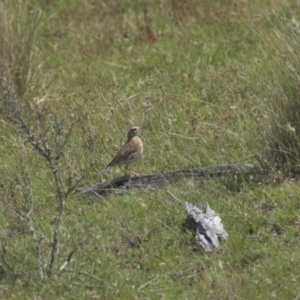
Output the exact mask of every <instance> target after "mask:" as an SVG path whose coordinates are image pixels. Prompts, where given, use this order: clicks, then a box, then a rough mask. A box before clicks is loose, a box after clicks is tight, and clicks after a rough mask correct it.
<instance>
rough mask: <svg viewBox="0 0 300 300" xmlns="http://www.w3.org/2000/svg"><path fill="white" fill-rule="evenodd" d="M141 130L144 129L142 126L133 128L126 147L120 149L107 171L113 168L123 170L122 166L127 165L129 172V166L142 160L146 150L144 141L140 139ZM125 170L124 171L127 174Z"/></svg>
mask: <svg viewBox="0 0 300 300" xmlns="http://www.w3.org/2000/svg"><path fill="white" fill-rule="evenodd" d="M141 130H142V127H140V126H134V127H131V128H130V129H129V130H128V133H127V141H126V143H125V145H124V146H123V147H122V148H121V149H120V151H119V152H118V153H117V154H116V155H115V157H114V158H113V159H112V161H111V162H110V163H109V164H108V165H107V166H106V168H105V169H108V168H110V167H113V166H118V167H119V168H120V169H121V166H123V165H125V170H127V169H128V165H129V164H132V163H134V162H136V161H137V160H138V159H139V158H140V156H141V154H142V153H143V150H144V147H143V141H142V140H141V138H140V137H139V133H140V132H141ZM121 170H122V169H121ZM125 170H122V171H123V172H124V173H125V174H126V172H125Z"/></svg>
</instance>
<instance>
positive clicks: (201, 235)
mask: <svg viewBox="0 0 300 300" xmlns="http://www.w3.org/2000/svg"><path fill="white" fill-rule="evenodd" d="M185 208H186V211H187V213H188V219H189V220H191V221H192V223H193V225H194V226H195V227H196V240H197V243H198V244H199V245H200V246H201V247H202V248H203V250H204V251H207V252H211V251H212V250H213V249H214V248H219V246H220V241H219V239H226V238H227V236H228V234H227V232H226V230H225V229H224V227H223V224H222V220H221V218H220V216H219V215H218V214H217V213H216V212H215V211H214V210H212V209H211V208H210V207H209V205H208V203H204V204H203V212H202V211H201V210H200V209H199V208H198V207H196V206H194V205H193V204H191V203H188V202H186V203H185Z"/></svg>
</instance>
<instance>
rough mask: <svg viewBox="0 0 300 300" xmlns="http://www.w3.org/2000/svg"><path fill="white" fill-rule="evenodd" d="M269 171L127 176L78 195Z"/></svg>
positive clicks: (227, 168)
mask: <svg viewBox="0 0 300 300" xmlns="http://www.w3.org/2000/svg"><path fill="white" fill-rule="evenodd" d="M266 173H267V170H265V169H263V168H261V167H259V166H254V165H249V164H232V165H220V166H216V167H206V168H196V169H185V170H179V171H173V172H168V173H157V174H149V175H140V176H130V175H126V176H123V177H119V178H116V179H113V180H110V181H106V182H103V183H97V184H95V185H93V186H90V187H85V188H81V189H79V190H77V191H76V192H77V193H87V194H94V195H97V196H101V197H102V196H106V195H109V194H111V193H112V192H124V191H126V190H128V189H131V188H135V189H154V188H159V187H167V186H169V185H170V184H171V183H174V182H176V181H178V180H181V179H183V178H192V179H194V180H200V181H201V180H205V179H207V178H208V177H222V176H226V175H230V176H233V175H237V174H241V175H255V174H257V175H264V174H266Z"/></svg>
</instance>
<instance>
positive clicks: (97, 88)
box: [0, 0, 300, 299]
mask: <svg viewBox="0 0 300 300" xmlns="http://www.w3.org/2000/svg"><path fill="white" fill-rule="evenodd" d="M20 3H21V4H20ZM0 8H1V9H0V16H1V17H0V24H1V25H0V26H1V27H0V29H1V30H0V38H1V40H2V41H3V42H2V44H3V45H2V47H1V49H0V55H1V56H0V72H1V73H0V74H1V77H2V78H3V76H4V77H5V78H6V79H7V81H8V82H9V84H10V86H12V87H13V88H14V91H15V93H16V94H17V95H18V97H17V98H15V100H16V101H17V104H18V105H19V106H20V107H21V108H22V116H24V120H25V121H26V122H28V124H30V128H31V129H32V130H35V131H36V130H41V134H42V135H43V134H44V133H45V132H46V131H47V130H48V131H47V135H45V134H44V135H45V136H47V137H48V141H49V144H50V145H51V147H52V148H53V149H55V146H56V142H55V141H54V139H55V137H56V136H55V134H54V133H55V130H56V129H55V128H56V127H55V122H54V117H55V116H56V117H57V118H59V120H60V122H61V123H63V124H64V129H63V130H62V133H61V136H60V137H61V138H62V139H63V138H64V136H65V134H66V128H68V127H69V126H70V124H72V123H73V122H74V121H75V120H76V118H78V117H82V116H84V115H85V117H84V118H83V119H82V120H81V121H80V122H79V123H78V124H76V126H75V127H74V130H73V132H72V135H71V136H70V139H69V141H68V143H67V146H66V148H65V149H64V152H63V155H62V159H61V167H60V176H61V186H62V189H63V190H64V191H65V190H67V188H68V184H69V181H71V182H75V180H76V179H77V178H79V177H80V176H81V175H83V174H86V173H87V174H88V176H86V177H85V178H84V180H83V181H82V182H81V183H80V186H89V185H92V184H95V183H97V182H99V181H101V180H102V179H106V180H109V179H111V178H115V177H118V176H121V175H122V173H121V172H120V171H119V170H117V169H113V170H111V171H107V172H106V173H103V178H100V176H99V175H98V172H99V170H100V169H102V168H103V167H104V166H105V165H106V164H107V163H108V162H109V161H110V159H111V158H112V156H113V155H114V154H115V152H116V151H117V150H118V149H119V147H120V145H122V143H123V142H124V140H125V136H126V131H127V128H128V127H130V126H132V125H143V126H144V127H145V130H144V131H143V136H142V138H143V141H144V143H145V153H144V155H143V159H142V160H141V162H140V163H139V164H138V165H136V166H135V167H133V166H132V169H135V168H136V169H138V170H139V171H140V172H143V173H155V172H166V171H171V170H177V169H183V168H193V167H200V166H215V165H218V164H229V163H243V162H245V163H257V162H256V161H255V160H254V158H253V155H255V154H258V155H259V156H260V157H261V158H262V160H263V161H264V163H267V164H268V165H269V166H272V167H273V168H274V169H276V170H277V171H276V172H274V173H272V174H271V175H270V176H269V177H268V178H266V179H265V180H259V181H258V182H257V180H253V181H248V182H244V181H243V182H239V181H237V183H233V184H231V183H228V184H225V183H224V182H222V181H221V180H213V179H211V180H208V181H206V182H203V183H198V182H194V181H192V180H185V181H182V182H180V183H179V184H176V185H175V184H174V185H171V186H170V187H169V189H168V190H165V189H158V190H155V191H141V192H136V191H129V192H128V193H126V194H124V195H119V196H118V195H113V196H110V197H107V198H103V199H99V198H97V197H86V196H82V195H73V194H70V195H69V196H68V197H67V199H66V204H65V208H64V214H63V220H62V224H61V226H60V232H59V248H58V252H57V255H56V261H55V266H54V270H53V272H52V273H51V274H48V273H46V277H47V278H46V281H45V282H42V281H41V280H40V278H39V270H38V259H37V255H36V251H35V245H34V242H33V239H32V236H31V234H30V232H29V228H28V226H27V225H26V223H25V222H23V221H22V220H21V219H20V217H18V215H17V212H16V210H17V211H23V212H25V213H27V212H28V204H29V202H28V201H27V200H26V199H29V198H30V196H31V195H32V199H33V203H34V211H33V214H32V222H33V224H34V226H35V228H36V230H37V236H38V238H39V243H40V251H41V253H42V256H43V264H46V269H47V268H48V266H49V255H50V249H51V247H50V241H51V240H52V235H53V230H54V226H55V224H56V221H57V217H58V211H59V201H58V198H57V191H56V185H55V182H54V179H53V172H52V171H51V169H50V168H49V165H48V164H47V162H46V161H45V159H44V158H43V157H42V156H40V155H38V153H37V152H36V151H35V150H34V148H33V147H32V145H30V143H28V142H25V139H26V138H25V136H24V134H22V128H17V127H16V125H15V124H13V123H12V122H10V120H9V119H8V116H11V115H9V113H11V112H14V111H16V106H15V105H16V104H15V103H14V102H10V105H8V104H7V103H6V102H4V101H3V99H4V98H3V97H4V96H5V93H4V92H5V90H4V89H3V88H1V89H0V91H1V94H0V97H1V106H0V108H1V127H0V139H1V143H0V151H1V157H0V179H1V180H0V182H1V187H0V188H1V189H0V191H1V201H0V224H1V229H0V246H1V247H0V298H1V299H24V298H25V299H26V298H28V299H33V298H38V297H40V298H43V299H158V298H162V299H199V297H200V298H203V299H218V298H220V299H270V298H275V299H295V298H297V297H298V296H299V294H300V288H299V286H300V285H299V283H300V280H299V275H298V274H299V263H300V255H299V250H298V248H299V241H300V236H299V233H298V232H299V230H298V227H299V211H300V202H299V197H298V194H299V186H298V185H299V184H298V181H297V176H298V174H299V165H300V163H299V158H298V157H299V142H298V141H299V137H298V132H299V130H300V127H299V124H298V123H299V121H298V120H299V118H298V109H297V108H298V107H299V101H298V94H299V93H298V91H299V87H298V85H299V84H298V83H299V81H298V77H297V74H298V70H299V61H298V52H299V50H298V49H299V45H300V39H299V29H298V25H297V24H298V17H299V13H297V11H298V10H299V8H300V7H299V4H298V3H297V2H296V1H282V2H280V4H279V2H275V1H274V2H273V1H263V2H261V1H248V2H234V1H214V4H212V1H201V4H199V1H193V0H186V1H163V0H162V1H159V2H157V1H147V2H146V1H137V2H136V3H135V4H132V1H125V0H122V1H99V3H98V2H97V1H86V0H82V1H80V2H78V1H67V0H60V1H59V0H57V1H46V0H44V1H41V0H40V1H38V0H36V1H28V3H27V2H26V1H22V2H17V1H16V2H14V1H9V0H6V1H3V3H2V4H1V5H0ZM145 8H147V16H145V10H144V9H145ZM4 16H5V18H4ZM147 28H148V33H147ZM149 28H151V31H152V35H151V34H150V35H149ZM10 99H11V98H10ZM5 103H6V104H5ZM45 107H46V108H47V109H48V110H49V111H50V112H51V114H49V115H47V116H45V115H44V117H43V119H41V120H38V119H37V116H38V113H39V111H41V110H42V109H44V108H45ZM8 108H10V110H9V109H8ZM288 124H289V125H290V127H289V126H288ZM48 128H50V129H48ZM291 128H292V129H291ZM293 129H294V130H293ZM38 133H39V132H38ZM270 149H271V150H272V151H270ZM284 153H288V155H284ZM295 178H296V179H295ZM30 180H31V184H30ZM236 185H237V186H236ZM185 201H188V202H191V203H193V204H194V205H197V206H198V207H200V206H201V203H202V202H208V203H209V204H210V206H211V208H212V209H214V210H216V211H217V212H218V213H219V214H220V215H221V217H222V220H223V223H224V226H225V229H226V230H227V232H228V233H229V238H228V240H227V241H225V242H224V243H222V246H221V248H220V249H219V250H218V251H216V252H215V253H212V254H206V253H202V252H201V251H199V249H197V247H196V246H195V241H194V232H193V230H191V229H188V228H186V227H185V226H184V222H185V218H186V212H185V208H184V203H185ZM76 247H77V248H78V250H77V252H76V253H75V254H74V256H73V259H74V260H73V261H72V263H71V264H70V265H69V266H68V267H67V269H66V270H64V271H63V272H61V273H60V272H59V267H60V266H61V265H62V264H63V263H64V261H65V260H66V258H67V256H68V255H69V254H70V252H71V251H72V250H74V249H75V248H76Z"/></svg>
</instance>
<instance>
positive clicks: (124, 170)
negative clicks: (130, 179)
mask: <svg viewBox="0 0 300 300" xmlns="http://www.w3.org/2000/svg"><path fill="white" fill-rule="evenodd" d="M118 167H119V169H120V170H121V171H122V172H123V173H124V174H125V175H126V176H127V175H128V174H127V172H126V170H128V165H126V166H125V168H124V169H122V168H121V166H120V165H119V166H118Z"/></svg>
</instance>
